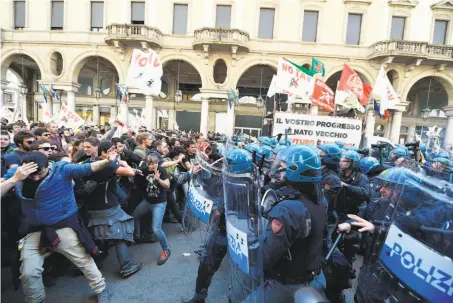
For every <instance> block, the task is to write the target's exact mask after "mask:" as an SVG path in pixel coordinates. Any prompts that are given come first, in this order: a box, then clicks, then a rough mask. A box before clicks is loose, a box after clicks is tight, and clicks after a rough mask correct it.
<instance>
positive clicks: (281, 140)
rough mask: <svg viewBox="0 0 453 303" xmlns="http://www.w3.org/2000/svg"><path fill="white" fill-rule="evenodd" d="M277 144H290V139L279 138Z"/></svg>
mask: <svg viewBox="0 0 453 303" xmlns="http://www.w3.org/2000/svg"><path fill="white" fill-rule="evenodd" d="M278 145H280V146H291V140H289V139H280V141H279V142H278Z"/></svg>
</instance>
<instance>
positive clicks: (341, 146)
mask: <svg viewBox="0 0 453 303" xmlns="http://www.w3.org/2000/svg"><path fill="white" fill-rule="evenodd" d="M335 144H336V145H338V147H339V148H343V147H344V142H341V141H335Z"/></svg>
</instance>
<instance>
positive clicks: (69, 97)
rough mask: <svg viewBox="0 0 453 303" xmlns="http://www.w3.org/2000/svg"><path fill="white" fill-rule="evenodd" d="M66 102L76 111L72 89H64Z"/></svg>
mask: <svg viewBox="0 0 453 303" xmlns="http://www.w3.org/2000/svg"><path fill="white" fill-rule="evenodd" d="M66 102H67V104H66V105H67V106H68V107H69V109H71V110H73V111H76V95H75V92H73V91H66Z"/></svg>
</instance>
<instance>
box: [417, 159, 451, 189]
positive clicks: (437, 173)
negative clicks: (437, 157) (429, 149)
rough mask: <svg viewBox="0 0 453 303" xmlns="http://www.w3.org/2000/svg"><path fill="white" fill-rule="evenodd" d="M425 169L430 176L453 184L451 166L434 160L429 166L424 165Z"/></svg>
mask: <svg viewBox="0 0 453 303" xmlns="http://www.w3.org/2000/svg"><path fill="white" fill-rule="evenodd" d="M424 171H425V172H426V175H427V176H429V177H432V178H436V179H438V180H442V181H445V182H448V183H451V184H453V171H451V169H450V168H449V167H445V166H444V165H443V164H442V163H439V162H432V163H431V165H430V166H429V167H428V166H425V167H424Z"/></svg>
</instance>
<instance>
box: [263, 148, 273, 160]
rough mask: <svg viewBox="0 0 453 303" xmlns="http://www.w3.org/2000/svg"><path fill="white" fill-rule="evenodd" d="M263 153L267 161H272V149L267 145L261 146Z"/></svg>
mask: <svg viewBox="0 0 453 303" xmlns="http://www.w3.org/2000/svg"><path fill="white" fill-rule="evenodd" d="M261 152H262V155H263V156H264V158H265V159H267V160H270V159H271V157H272V148H271V147H270V146H267V145H263V146H261Z"/></svg>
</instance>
